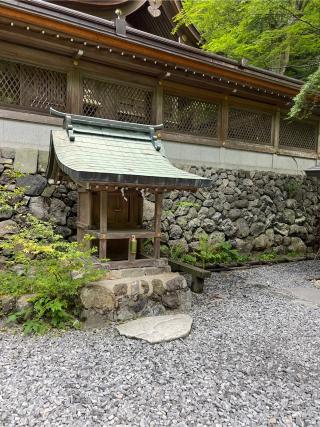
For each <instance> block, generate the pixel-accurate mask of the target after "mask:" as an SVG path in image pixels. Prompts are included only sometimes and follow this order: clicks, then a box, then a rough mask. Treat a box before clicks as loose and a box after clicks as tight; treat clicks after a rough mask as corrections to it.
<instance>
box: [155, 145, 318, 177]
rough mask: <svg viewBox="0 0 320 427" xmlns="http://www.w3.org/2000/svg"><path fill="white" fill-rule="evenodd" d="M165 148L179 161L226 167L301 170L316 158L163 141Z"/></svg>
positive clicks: (169, 154) (290, 172) (294, 171)
mask: <svg viewBox="0 0 320 427" xmlns="http://www.w3.org/2000/svg"><path fill="white" fill-rule="evenodd" d="M163 144H164V146H165V152H166V155H167V156H168V158H169V159H170V160H171V161H174V162H175V163H176V164H183V163H185V164H189V165H192V164H193V165H204V166H211V167H214V168H223V169H244V170H262V171H263V170H264V171H268V170H269V171H275V172H279V173H289V174H301V173H303V171H304V170H305V169H307V168H310V167H312V166H314V165H315V163H316V161H315V160H313V159H306V158H301V157H294V158H293V157H290V156H280V155H275V154H269V153H259V152H253V151H244V150H235V149H228V148H225V147H220V148H219V147H209V146H205V145H196V144H189V143H188V144H184V143H181V142H172V141H163Z"/></svg>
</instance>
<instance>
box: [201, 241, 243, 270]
mask: <svg viewBox="0 0 320 427" xmlns="http://www.w3.org/2000/svg"><path fill="white" fill-rule="evenodd" d="M194 256H195V257H196V259H197V261H199V262H200V263H201V265H202V267H203V268H205V266H206V265H207V264H220V263H226V262H232V261H241V260H242V257H241V256H240V254H239V252H238V250H237V249H234V248H233V247H232V245H231V243H230V242H221V243H217V244H214V243H211V242H210V241H209V239H208V236H207V235H203V236H201V238H200V240H199V248H198V249H197V250H196V251H195V252H194Z"/></svg>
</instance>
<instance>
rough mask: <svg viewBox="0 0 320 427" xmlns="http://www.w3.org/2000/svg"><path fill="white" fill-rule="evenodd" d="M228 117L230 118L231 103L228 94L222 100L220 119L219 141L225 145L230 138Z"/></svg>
mask: <svg viewBox="0 0 320 427" xmlns="http://www.w3.org/2000/svg"><path fill="white" fill-rule="evenodd" d="M228 118H229V103H228V97H227V96H226V97H225V98H224V100H223V101H222V105H221V109H220V121H219V125H220V126H219V141H220V142H221V144H222V145H225V143H226V141H227V139H228Z"/></svg>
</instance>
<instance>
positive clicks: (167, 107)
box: [163, 94, 219, 137]
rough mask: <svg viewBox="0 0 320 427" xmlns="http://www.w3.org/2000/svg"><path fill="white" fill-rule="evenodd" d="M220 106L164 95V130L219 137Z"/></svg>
mask: <svg viewBox="0 0 320 427" xmlns="http://www.w3.org/2000/svg"><path fill="white" fill-rule="evenodd" d="M218 113H219V106H218V105H217V104H213V103H210V102H205V101H201V100H199V99H193V98H187V97H184V96H176V95H169V94H164V111H163V115H164V129H166V130H168V131H171V132H179V133H185V134H191V135H199V136H208V137H210V136H211V137H217V133H218V132H217V129H218Z"/></svg>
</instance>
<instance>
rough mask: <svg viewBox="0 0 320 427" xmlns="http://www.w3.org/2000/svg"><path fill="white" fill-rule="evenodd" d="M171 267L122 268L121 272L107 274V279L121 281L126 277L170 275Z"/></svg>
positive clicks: (114, 271)
mask: <svg viewBox="0 0 320 427" xmlns="http://www.w3.org/2000/svg"><path fill="white" fill-rule="evenodd" d="M170 272H171V267H170V266H169V265H164V266H161V267H135V268H122V269H121V270H110V271H108V273H107V274H106V279H121V278H126V277H130V278H132V277H140V276H151V275H155V274H162V273H170Z"/></svg>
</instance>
